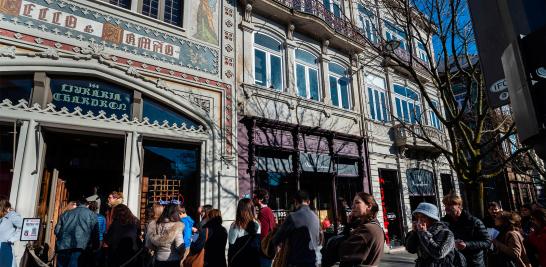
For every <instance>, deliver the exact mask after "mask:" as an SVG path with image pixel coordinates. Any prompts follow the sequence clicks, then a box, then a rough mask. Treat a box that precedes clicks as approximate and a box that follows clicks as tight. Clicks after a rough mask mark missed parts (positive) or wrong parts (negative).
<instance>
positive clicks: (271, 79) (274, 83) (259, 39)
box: [254, 33, 283, 91]
mask: <svg viewBox="0 0 546 267" xmlns="http://www.w3.org/2000/svg"><path fill="white" fill-rule="evenodd" d="M282 70H283V61H282V46H281V42H279V41H277V40H275V39H273V38H271V37H269V36H267V35H265V34H261V33H256V34H254V83H255V84H257V85H261V86H264V87H268V88H272V89H275V90H278V91H281V90H282V88H283V74H282V73H283V72H282Z"/></svg>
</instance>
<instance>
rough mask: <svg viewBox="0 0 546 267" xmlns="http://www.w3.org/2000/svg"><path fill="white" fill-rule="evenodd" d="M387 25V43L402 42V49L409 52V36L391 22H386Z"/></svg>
mask: <svg viewBox="0 0 546 267" xmlns="http://www.w3.org/2000/svg"><path fill="white" fill-rule="evenodd" d="M384 22H385V23H384V25H385V37H386V39H387V41H391V40H398V41H400V48H401V49H404V50H407V49H408V47H407V44H406V42H407V35H406V32H405V31H403V30H402V29H400V28H399V27H397V26H395V25H393V24H392V23H391V22H388V21H386V20H385V21H384Z"/></svg>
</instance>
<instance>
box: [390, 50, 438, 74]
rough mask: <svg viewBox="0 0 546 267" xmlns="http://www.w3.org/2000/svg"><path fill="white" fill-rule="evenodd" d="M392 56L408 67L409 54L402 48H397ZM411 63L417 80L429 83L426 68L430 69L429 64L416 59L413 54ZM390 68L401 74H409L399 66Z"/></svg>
mask: <svg viewBox="0 0 546 267" xmlns="http://www.w3.org/2000/svg"><path fill="white" fill-rule="evenodd" d="M394 54H395V55H396V56H397V57H398V58H399V59H400V60H402V61H403V62H405V63H406V64H408V65H409V64H410V53H409V52H408V51H407V50H405V49H402V48H397V49H395V50H394ZM412 63H413V64H412V66H413V68H414V69H415V72H416V73H417V75H418V78H419V80H421V81H422V82H427V81H429V80H430V73H429V70H428V68H429V67H430V64H429V63H427V62H425V61H423V60H422V59H420V58H418V57H417V55H416V54H415V53H414V54H413V62H412ZM425 66H426V67H425ZM392 67H393V68H394V69H396V70H397V71H399V72H402V73H404V74H409V72H408V71H407V70H406V69H404V68H402V67H400V66H392Z"/></svg>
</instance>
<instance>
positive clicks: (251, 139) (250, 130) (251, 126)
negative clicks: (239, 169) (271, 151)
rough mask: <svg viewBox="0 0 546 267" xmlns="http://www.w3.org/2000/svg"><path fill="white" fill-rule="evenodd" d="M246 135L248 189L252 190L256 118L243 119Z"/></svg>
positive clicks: (254, 166)
mask: <svg viewBox="0 0 546 267" xmlns="http://www.w3.org/2000/svg"><path fill="white" fill-rule="evenodd" d="M245 126H246V131H247V137H248V169H247V173H248V174H249V180H250V191H251V192H252V191H254V184H255V183H256V138H255V132H256V119H254V118H253V119H249V120H247V121H245Z"/></svg>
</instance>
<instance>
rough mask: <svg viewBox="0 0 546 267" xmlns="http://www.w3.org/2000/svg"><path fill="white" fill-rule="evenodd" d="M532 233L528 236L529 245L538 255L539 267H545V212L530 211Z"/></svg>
mask: <svg viewBox="0 0 546 267" xmlns="http://www.w3.org/2000/svg"><path fill="white" fill-rule="evenodd" d="M531 221H532V222H533V229H534V230H533V231H531V233H530V234H529V244H531V246H532V247H533V250H534V251H536V255H538V260H539V262H540V265H541V266H546V210H545V209H541V208H539V209H534V210H533V211H531Z"/></svg>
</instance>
